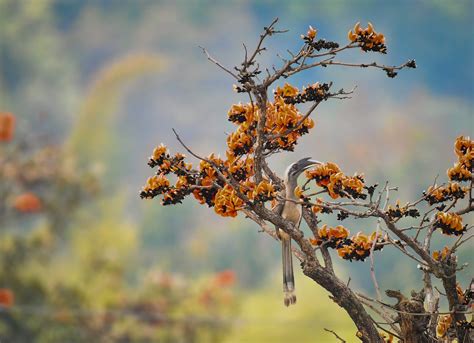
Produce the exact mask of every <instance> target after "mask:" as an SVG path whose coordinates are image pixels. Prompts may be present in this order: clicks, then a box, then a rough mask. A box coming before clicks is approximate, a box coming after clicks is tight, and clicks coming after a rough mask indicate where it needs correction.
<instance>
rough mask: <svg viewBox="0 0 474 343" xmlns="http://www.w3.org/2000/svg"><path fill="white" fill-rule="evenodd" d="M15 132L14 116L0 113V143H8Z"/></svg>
mask: <svg viewBox="0 0 474 343" xmlns="http://www.w3.org/2000/svg"><path fill="white" fill-rule="evenodd" d="M14 132H15V116H14V115H13V114H11V113H0V142H9V141H11V140H12V139H13V135H14Z"/></svg>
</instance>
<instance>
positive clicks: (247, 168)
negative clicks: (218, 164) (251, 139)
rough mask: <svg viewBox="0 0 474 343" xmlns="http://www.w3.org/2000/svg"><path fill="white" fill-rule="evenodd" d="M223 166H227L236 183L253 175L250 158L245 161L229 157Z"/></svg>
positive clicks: (251, 159)
mask: <svg viewBox="0 0 474 343" xmlns="http://www.w3.org/2000/svg"><path fill="white" fill-rule="evenodd" d="M230 161H232V162H230ZM225 165H226V166H227V168H228V171H229V173H230V174H231V175H232V177H233V178H234V179H236V180H237V181H244V180H246V179H248V178H250V177H252V176H253V175H254V172H253V158H252V157H247V158H246V159H245V160H244V159H232V157H231V159H229V160H227V161H226V163H225Z"/></svg>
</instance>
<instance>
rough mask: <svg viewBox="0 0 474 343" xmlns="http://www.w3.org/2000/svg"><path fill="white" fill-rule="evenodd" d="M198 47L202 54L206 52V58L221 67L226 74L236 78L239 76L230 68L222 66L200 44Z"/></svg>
mask: <svg viewBox="0 0 474 343" xmlns="http://www.w3.org/2000/svg"><path fill="white" fill-rule="evenodd" d="M199 48H201V50H202V52H203V53H204V54H206V56H207V59H208V60H209V61H211V62H212V63H214V64H215V65H216V66H218V67H219V68H221V69H222V70H223V71H225V72H226V73H227V74H230V75H231V76H232V77H233V78H234V79H236V80H238V79H239V77H238V76H237V75H235V74H234V73H233V72H232V71H231V70H229V69H227V68H226V67H224V66H223V65H222V64H221V63H220V62H219V61H217V60H216V59H215V58H213V57H212V56H211V55H210V54H209V52H208V51H207V50H206V49H205V48H203V47H202V46H200V47H199Z"/></svg>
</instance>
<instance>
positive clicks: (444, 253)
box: [433, 247, 450, 261]
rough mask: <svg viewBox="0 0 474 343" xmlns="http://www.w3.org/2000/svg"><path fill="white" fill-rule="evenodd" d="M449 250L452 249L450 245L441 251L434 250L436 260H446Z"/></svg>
mask: <svg viewBox="0 0 474 343" xmlns="http://www.w3.org/2000/svg"><path fill="white" fill-rule="evenodd" d="M449 251H450V250H449V248H448V247H444V248H443V250H441V251H433V258H434V259H435V260H436V261H441V260H444V259H445V258H446V256H448V254H449Z"/></svg>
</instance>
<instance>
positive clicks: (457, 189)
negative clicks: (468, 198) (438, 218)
mask: <svg viewBox="0 0 474 343" xmlns="http://www.w3.org/2000/svg"><path fill="white" fill-rule="evenodd" d="M466 192H467V188H466V187H461V186H460V185H459V183H457V182H450V183H448V184H447V185H446V186H444V187H438V186H437V185H434V186H430V187H429V188H428V190H427V191H426V192H424V193H423V194H424V195H425V200H426V201H427V202H428V203H429V204H430V205H433V204H437V203H440V202H444V201H447V200H452V199H463V198H464V196H465V195H466Z"/></svg>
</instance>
